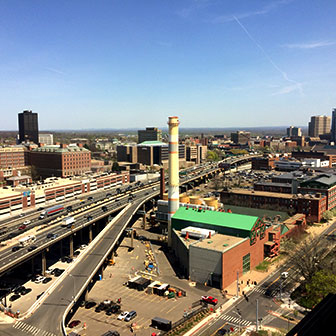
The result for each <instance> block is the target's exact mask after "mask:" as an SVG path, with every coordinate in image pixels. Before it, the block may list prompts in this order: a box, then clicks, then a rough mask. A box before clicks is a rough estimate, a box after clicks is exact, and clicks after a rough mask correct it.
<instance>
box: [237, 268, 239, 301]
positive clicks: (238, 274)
mask: <svg viewBox="0 0 336 336" xmlns="http://www.w3.org/2000/svg"><path fill="white" fill-rule="evenodd" d="M238 298H239V271H237V299H238Z"/></svg>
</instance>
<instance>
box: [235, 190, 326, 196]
mask: <svg viewBox="0 0 336 336" xmlns="http://www.w3.org/2000/svg"><path fill="white" fill-rule="evenodd" d="M229 193H231V194H240V195H253V196H262V197H274V198H285V199H292V198H304V199H312V198H315V199H323V198H325V196H317V195H302V194H284V193H276V192H268V191H255V190H247V189H239V188H233V189H230V190H229Z"/></svg>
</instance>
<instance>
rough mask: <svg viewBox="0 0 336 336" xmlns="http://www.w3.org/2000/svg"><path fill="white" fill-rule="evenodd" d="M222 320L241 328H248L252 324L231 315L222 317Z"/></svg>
mask: <svg viewBox="0 0 336 336" xmlns="http://www.w3.org/2000/svg"><path fill="white" fill-rule="evenodd" d="M220 318H221V319H222V320H224V321H226V322H230V323H234V324H236V325H239V326H245V327H248V326H249V325H251V324H252V322H251V321H248V320H244V319H240V318H238V317H234V316H230V315H221V316H220Z"/></svg>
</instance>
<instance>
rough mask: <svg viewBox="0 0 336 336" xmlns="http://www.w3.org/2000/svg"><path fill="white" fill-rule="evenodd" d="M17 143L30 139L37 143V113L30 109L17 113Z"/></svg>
mask: <svg viewBox="0 0 336 336" xmlns="http://www.w3.org/2000/svg"><path fill="white" fill-rule="evenodd" d="M18 117H19V143H21V142H25V141H30V142H34V143H36V144H38V142H39V138H38V120H37V117H38V114H37V113H33V112H32V111H23V112H22V113H19V115H18Z"/></svg>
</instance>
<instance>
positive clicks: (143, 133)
mask: <svg viewBox="0 0 336 336" xmlns="http://www.w3.org/2000/svg"><path fill="white" fill-rule="evenodd" d="M144 141H162V131H161V130H160V129H158V128H156V127H147V128H146V129H145V130H139V131H138V143H139V144H141V143H142V142H144Z"/></svg>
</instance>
